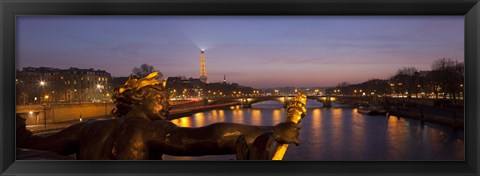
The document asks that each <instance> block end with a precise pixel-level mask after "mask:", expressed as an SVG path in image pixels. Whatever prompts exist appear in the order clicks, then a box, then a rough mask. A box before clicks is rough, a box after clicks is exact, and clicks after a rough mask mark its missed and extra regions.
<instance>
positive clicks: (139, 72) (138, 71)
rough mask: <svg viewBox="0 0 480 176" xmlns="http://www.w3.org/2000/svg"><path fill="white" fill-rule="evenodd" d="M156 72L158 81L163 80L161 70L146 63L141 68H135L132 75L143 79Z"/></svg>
mask: <svg viewBox="0 0 480 176" xmlns="http://www.w3.org/2000/svg"><path fill="white" fill-rule="evenodd" d="M155 71H156V72H158V79H161V78H162V77H163V74H162V72H160V71H159V70H156V69H155V67H153V66H152V65H148V64H146V63H145V64H142V65H140V67H134V68H133V69H132V75H134V76H135V77H137V78H143V77H145V76H147V75H148V74H150V73H152V72H155Z"/></svg>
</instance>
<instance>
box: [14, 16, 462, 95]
mask: <svg viewBox="0 0 480 176" xmlns="http://www.w3.org/2000/svg"><path fill="white" fill-rule="evenodd" d="M16 37H17V43H16V44H17V46H16V49H17V68H18V69H21V68H23V67H30V66H31V67H54V68H61V69H64V68H69V67H77V68H94V69H97V70H105V71H107V72H109V73H111V74H112V76H115V77H120V76H128V75H130V73H131V70H132V69H133V67H138V66H140V65H141V64H143V63H147V64H150V65H153V66H154V67H155V68H156V69H158V70H160V71H161V72H162V73H163V74H164V76H165V77H171V76H185V77H187V78H189V77H193V78H198V77H199V75H200V50H201V49H205V62H206V69H207V71H206V72H207V76H208V80H209V82H222V81H223V76H224V75H226V77H227V81H228V82H236V83H239V84H240V85H245V86H250V87H254V88H269V87H287V86H295V87H327V86H334V85H337V84H338V83H340V82H343V81H347V82H350V83H352V84H355V83H360V82H364V81H367V80H369V79H372V78H380V79H388V78H389V77H390V76H392V75H394V74H395V72H396V71H397V69H399V68H402V67H407V66H408V67H411V66H413V67H416V68H418V69H419V70H430V66H431V64H432V63H433V61H434V60H436V59H440V58H452V59H454V60H457V61H459V62H463V61H464V17H463V16H295V17H288V16H275V17H274V16H245V17H239V16H221V17H220V16H218V17H217V16H20V17H17V36H16Z"/></svg>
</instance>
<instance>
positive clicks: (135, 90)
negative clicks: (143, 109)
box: [112, 72, 168, 118]
mask: <svg viewBox="0 0 480 176" xmlns="http://www.w3.org/2000/svg"><path fill="white" fill-rule="evenodd" d="M157 77H158V72H153V73H151V74H149V75H147V76H146V77H144V78H141V79H137V78H135V77H134V76H133V75H131V76H130V78H128V80H127V82H125V84H123V85H121V86H120V87H118V88H115V90H114V93H113V96H112V100H113V102H114V103H115V108H114V109H113V110H112V114H113V116H114V117H116V118H120V117H122V116H123V115H125V114H127V113H128V112H130V110H132V108H133V106H135V105H139V104H141V103H142V100H143V98H144V97H146V96H148V95H150V92H151V91H150V90H151V89H156V90H159V91H161V92H163V96H162V98H168V95H167V94H166V91H165V81H160V80H158V79H157Z"/></svg>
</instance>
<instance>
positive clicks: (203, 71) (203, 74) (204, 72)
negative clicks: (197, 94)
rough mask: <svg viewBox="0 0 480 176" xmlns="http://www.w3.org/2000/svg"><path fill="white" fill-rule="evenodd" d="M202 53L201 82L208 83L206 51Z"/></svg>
mask: <svg viewBox="0 0 480 176" xmlns="http://www.w3.org/2000/svg"><path fill="white" fill-rule="evenodd" d="M200 53H201V59H202V61H201V65H200V81H202V82H203V83H208V79H207V68H206V67H205V50H204V49H202V51H201V52H200Z"/></svg>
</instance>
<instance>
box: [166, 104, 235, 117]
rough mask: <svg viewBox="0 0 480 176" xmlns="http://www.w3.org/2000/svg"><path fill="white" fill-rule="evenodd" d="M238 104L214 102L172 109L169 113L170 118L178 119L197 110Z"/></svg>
mask: <svg viewBox="0 0 480 176" xmlns="http://www.w3.org/2000/svg"><path fill="white" fill-rule="evenodd" d="M235 105H238V103H237V102H230V103H223V104H214V105H202V106H196V107H188V108H182V109H172V110H170V114H169V115H168V118H167V119H168V120H173V119H178V118H181V117H185V116H190V115H192V114H195V113H197V112H202V111H208V110H212V109H222V108H228V107H230V106H235Z"/></svg>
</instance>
